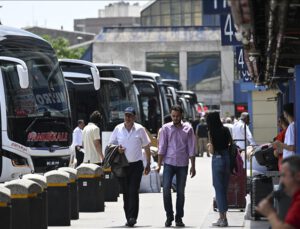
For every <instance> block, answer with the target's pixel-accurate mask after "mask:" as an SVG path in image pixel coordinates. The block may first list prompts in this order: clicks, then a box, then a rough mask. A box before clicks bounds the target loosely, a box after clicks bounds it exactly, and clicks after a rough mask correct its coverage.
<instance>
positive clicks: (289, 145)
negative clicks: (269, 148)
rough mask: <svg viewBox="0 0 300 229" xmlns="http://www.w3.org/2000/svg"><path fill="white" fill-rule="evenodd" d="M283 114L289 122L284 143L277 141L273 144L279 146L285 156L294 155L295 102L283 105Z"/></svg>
mask: <svg viewBox="0 0 300 229" xmlns="http://www.w3.org/2000/svg"><path fill="white" fill-rule="evenodd" d="M283 115H284V117H285V118H286V119H287V120H288V122H289V126H288V128H287V130H286V132H285V137H284V143H282V142H280V141H275V142H274V143H273V145H274V146H275V147H276V148H277V150H279V151H282V154H283V155H282V157H283V158H287V157H290V156H292V155H294V154H295V151H296V146H295V122H294V104H293V103H288V104H285V105H284V106H283Z"/></svg>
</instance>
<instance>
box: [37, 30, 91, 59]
mask: <svg viewBox="0 0 300 229" xmlns="http://www.w3.org/2000/svg"><path fill="white" fill-rule="evenodd" d="M42 37H43V38H44V39H45V40H47V41H48V42H49V43H50V44H51V45H52V47H53V49H54V50H55V52H56V55H57V58H59V59H63V58H68V59H79V58H80V57H81V56H82V55H83V53H84V51H85V49H84V48H74V49H70V48H69V47H70V42H69V41H68V40H67V39H66V38H63V37H58V38H52V37H50V36H49V35H44V36H42Z"/></svg>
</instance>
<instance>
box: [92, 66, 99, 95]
mask: <svg viewBox="0 0 300 229" xmlns="http://www.w3.org/2000/svg"><path fill="white" fill-rule="evenodd" d="M90 69H91V73H92V76H93V81H94V88H95V90H96V91H97V90H99V89H100V75H99V71H98V69H97V68H93V67H91V68H90Z"/></svg>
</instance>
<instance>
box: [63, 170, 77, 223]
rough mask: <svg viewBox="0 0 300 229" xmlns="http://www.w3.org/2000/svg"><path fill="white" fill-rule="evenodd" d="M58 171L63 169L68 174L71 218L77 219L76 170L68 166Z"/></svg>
mask: <svg viewBox="0 0 300 229" xmlns="http://www.w3.org/2000/svg"><path fill="white" fill-rule="evenodd" d="M58 171H64V172H67V173H69V175H70V195H71V219H79V200H78V177H77V170H76V169H73V168H70V167H62V168H59V169H58Z"/></svg>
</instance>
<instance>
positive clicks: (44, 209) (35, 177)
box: [22, 174, 48, 229]
mask: <svg viewBox="0 0 300 229" xmlns="http://www.w3.org/2000/svg"><path fill="white" fill-rule="evenodd" d="M22 178H23V179H27V180H32V181H34V182H36V183H38V184H39V185H40V186H41V187H42V193H41V194H40V197H41V199H42V206H41V209H40V211H41V229H45V228H48V193H47V179H46V177H44V176H42V175H40V174H25V175H23V177H22Z"/></svg>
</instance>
